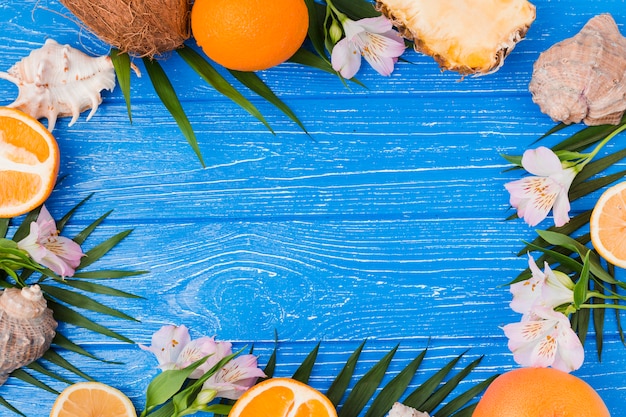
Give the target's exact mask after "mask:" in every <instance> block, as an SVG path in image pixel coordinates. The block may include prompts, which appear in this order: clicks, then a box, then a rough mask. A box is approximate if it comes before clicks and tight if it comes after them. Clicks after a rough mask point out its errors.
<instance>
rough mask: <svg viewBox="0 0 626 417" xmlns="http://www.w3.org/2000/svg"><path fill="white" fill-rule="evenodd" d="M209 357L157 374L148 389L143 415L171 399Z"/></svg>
mask: <svg viewBox="0 0 626 417" xmlns="http://www.w3.org/2000/svg"><path fill="white" fill-rule="evenodd" d="M208 358H209V357H208V356H205V357H203V358H202V359H199V360H197V361H195V362H194V363H192V364H191V365H189V366H187V367H185V368H183V369H169V370H166V371H163V372H161V373H160V374H158V375H157V376H155V377H154V378H153V379H152V381H150V384H148V388H147V389H146V406H145V409H144V411H143V412H142V413H141V415H142V416H145V415H146V413H148V412H150V411H151V410H153V409H154V408H155V407H157V406H159V405H161V404H164V403H165V402H166V401H168V400H169V399H171V398H172V397H173V396H174V395H175V394H176V393H177V392H178V391H179V390H180V389H181V388H182V387H183V385H184V384H185V382H186V381H187V378H189V375H191V374H192V373H193V371H195V370H196V368H198V367H199V366H201V365H202V364H203V363H205V362H206V361H207V359H208Z"/></svg>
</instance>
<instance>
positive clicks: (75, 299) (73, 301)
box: [39, 284, 139, 322]
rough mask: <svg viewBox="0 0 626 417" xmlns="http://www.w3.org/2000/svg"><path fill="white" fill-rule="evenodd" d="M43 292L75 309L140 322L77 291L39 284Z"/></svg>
mask: <svg viewBox="0 0 626 417" xmlns="http://www.w3.org/2000/svg"><path fill="white" fill-rule="evenodd" d="M39 286H40V287H41V289H42V290H44V291H45V293H46V294H48V295H49V296H52V297H54V298H56V299H58V300H61V301H63V302H65V303H67V304H70V305H73V306H75V307H80V308H84V309H86V310H91V311H95V312H96V313H102V314H107V315H109V316H113V317H117V318H120V319H124V320H130V321H136V322H137V321H139V320H137V319H135V318H133V317H131V316H129V315H128V314H125V313H122V312H121V311H119V310H116V309H114V308H111V307H108V306H106V305H104V304H102V303H100V302H98V301H96V300H94V299H92V298H90V297H87V296H86V295H83V294H80V293H77V292H75V291H70V290H66V289H64V288H59V287H55V286H53V285H48V284H39Z"/></svg>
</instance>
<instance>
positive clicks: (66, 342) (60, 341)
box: [52, 332, 122, 379]
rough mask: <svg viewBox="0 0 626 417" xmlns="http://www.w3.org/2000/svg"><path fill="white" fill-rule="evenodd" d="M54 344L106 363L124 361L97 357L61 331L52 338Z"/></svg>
mask: <svg viewBox="0 0 626 417" xmlns="http://www.w3.org/2000/svg"><path fill="white" fill-rule="evenodd" d="M52 344H53V345H56V346H58V347H60V348H62V349H65V350H68V351H70V352H74V353H78V354H79V355H83V356H86V357H88V358H91V359H95V360H97V361H101V362H105V363H111V364H117V365H120V364H122V362H115V361H107V360H104V359H101V358H99V357H97V356H96V355H93V354H91V353H89V352H87V351H86V350H85V349H83V348H82V347H80V346H79V345H77V344H76V343H74V342H72V341H71V340H70V339H68V338H67V337H65V336H63V334H61V333H59V332H57V333H56V335H55V336H54V339H52ZM86 379H89V378H86Z"/></svg>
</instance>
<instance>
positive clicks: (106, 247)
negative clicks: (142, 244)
mask: <svg viewBox="0 0 626 417" xmlns="http://www.w3.org/2000/svg"><path fill="white" fill-rule="evenodd" d="M131 232H132V229H131V230H125V231H123V232H120V233H118V234H116V235H115V236H111V237H110V238H108V239H107V240H105V241H104V242H102V243H100V244H99V245H97V246H95V247H93V248H91V249H90V250H88V251H87V252H85V256H84V257H83V258H82V259H81V260H80V264H79V265H78V268H76V269H82V268H85V267H87V266H89V265H91V264H92V263H94V262H96V261H97V260H98V259H100V258H102V257H103V256H104V255H106V254H107V253H108V252H109V251H110V250H111V249H113V248H114V247H115V246H116V245H117V244H118V243H120V242H121V241H122V240H124V238H125V237H126V236H128V235H129V234H130V233H131Z"/></svg>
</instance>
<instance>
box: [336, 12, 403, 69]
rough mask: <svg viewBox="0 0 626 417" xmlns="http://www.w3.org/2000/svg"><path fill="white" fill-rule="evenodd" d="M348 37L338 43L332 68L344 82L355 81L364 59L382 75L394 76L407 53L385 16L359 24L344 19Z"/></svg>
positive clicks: (372, 18)
mask: <svg viewBox="0 0 626 417" xmlns="http://www.w3.org/2000/svg"><path fill="white" fill-rule="evenodd" d="M341 24H342V26H343V30H344V32H345V34H346V37H345V38H343V39H342V40H340V41H339V42H337V44H336V45H335V46H334V47H333V51H332V53H331V57H330V59H331V64H332V66H333V69H334V70H335V71H338V72H339V73H340V74H341V76H342V77H344V78H352V77H354V75H355V74H356V73H357V72H358V71H359V69H360V68H361V56H362V57H364V58H365V60H366V61H367V62H369V64H370V65H371V66H372V67H373V68H374V69H375V70H376V71H377V72H378V73H379V74H381V75H385V76H388V75H391V73H392V72H393V68H394V65H395V63H396V62H397V61H398V57H399V56H400V55H402V53H403V52H404V49H405V45H404V40H403V39H402V37H401V36H400V35H399V34H398V32H396V31H395V30H393V29H392V27H393V25H392V24H391V21H390V20H389V19H387V18H386V17H385V16H379V17H370V18H365V19H360V20H357V21H354V20H351V19H348V18H347V17H345V16H344V17H342V19H341Z"/></svg>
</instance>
